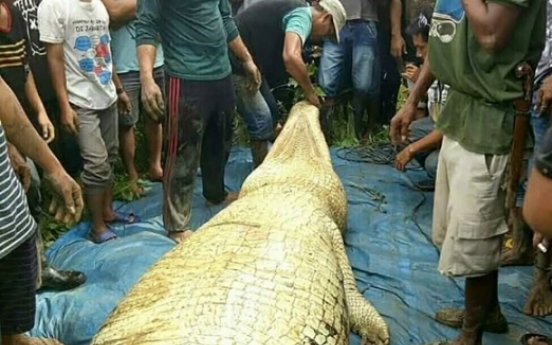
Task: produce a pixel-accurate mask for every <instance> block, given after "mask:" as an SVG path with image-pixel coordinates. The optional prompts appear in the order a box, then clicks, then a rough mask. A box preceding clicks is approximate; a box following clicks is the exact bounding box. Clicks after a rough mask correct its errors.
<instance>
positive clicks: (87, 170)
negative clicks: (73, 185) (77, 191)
mask: <svg viewBox="0 0 552 345" xmlns="http://www.w3.org/2000/svg"><path fill="white" fill-rule="evenodd" d="M112 174H113V172H112V169H111V164H110V163H109V161H108V159H107V155H104V156H103V157H98V158H97V159H89V160H87V161H85V163H84V169H83V171H82V176H81V177H82V182H83V184H84V185H85V186H86V187H87V188H104V187H106V186H107V185H108V184H109V183H110V182H111V180H112V177H113V175H112Z"/></svg>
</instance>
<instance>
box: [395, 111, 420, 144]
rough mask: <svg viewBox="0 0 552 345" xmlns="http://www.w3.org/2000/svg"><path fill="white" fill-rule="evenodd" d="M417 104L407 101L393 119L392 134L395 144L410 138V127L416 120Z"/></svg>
mask: <svg viewBox="0 0 552 345" xmlns="http://www.w3.org/2000/svg"><path fill="white" fill-rule="evenodd" d="M415 115H416V106H415V105H413V104H411V103H409V102H407V103H406V104H405V105H403V106H402V108H401V109H400V110H399V111H398V112H397V113H396V114H395V116H393V118H392V119H391V128H390V136H391V142H392V143H393V145H398V144H399V143H401V142H404V141H406V139H407V138H408V127H409V126H410V124H411V123H412V121H414V117H415Z"/></svg>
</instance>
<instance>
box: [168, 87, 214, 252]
mask: <svg viewBox="0 0 552 345" xmlns="http://www.w3.org/2000/svg"><path fill="white" fill-rule="evenodd" d="M209 86H210V83H208V82H190V81H185V80H182V79H179V78H175V77H170V76H169V77H168V78H167V87H166V89H167V117H168V122H167V155H166V160H165V171H166V173H165V174H164V176H163V192H164V196H163V223H164V226H165V229H166V230H167V231H168V234H169V237H171V238H172V239H173V240H175V241H176V242H178V243H179V242H181V241H183V240H184V239H185V238H186V237H187V236H188V235H190V234H191V229H190V227H189V223H190V219H191V213H192V197H193V193H194V185H195V178H196V174H197V169H198V167H199V160H200V154H201V150H202V148H201V144H202V140H203V133H204V131H205V126H206V124H207V120H208V116H207V114H208V113H207V110H208V109H206V108H205V107H206V105H209V104H210V103H212V102H213V99H208V100H207V102H210V103H206V102H205V99H206V97H205V96H204V95H205V93H206V92H208V90H209Z"/></svg>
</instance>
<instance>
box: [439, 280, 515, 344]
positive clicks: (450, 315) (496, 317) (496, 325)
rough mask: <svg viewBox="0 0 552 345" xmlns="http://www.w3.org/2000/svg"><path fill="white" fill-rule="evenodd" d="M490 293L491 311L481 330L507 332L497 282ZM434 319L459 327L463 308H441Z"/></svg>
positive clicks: (497, 332) (462, 319)
mask: <svg viewBox="0 0 552 345" xmlns="http://www.w3.org/2000/svg"><path fill="white" fill-rule="evenodd" d="M497 276H498V274H497ZM492 295H493V296H492V304H491V311H490V313H489V316H488V317H487V318H486V320H485V322H484V323H483V331H484V332H489V333H496V334H504V333H508V321H507V320H506V318H505V317H504V315H503V314H502V311H501V310H500V304H499V301H498V283H497V284H496V285H495V288H494V291H493V294H492ZM435 320H436V321H437V322H438V323H440V324H443V325H445V326H449V327H451V328H455V329H460V328H462V324H463V322H464V310H462V309H452V308H450V309H449V308H447V309H441V310H439V311H438V312H437V314H436V315H435Z"/></svg>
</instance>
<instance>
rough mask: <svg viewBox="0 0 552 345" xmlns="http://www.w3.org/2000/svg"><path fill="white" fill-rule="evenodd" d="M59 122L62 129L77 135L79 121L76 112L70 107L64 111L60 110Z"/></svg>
mask: <svg viewBox="0 0 552 345" xmlns="http://www.w3.org/2000/svg"><path fill="white" fill-rule="evenodd" d="M60 122H61V126H62V127H63V129H65V130H66V131H67V132H69V133H71V134H73V135H78V134H79V129H78V128H79V122H78V118H77V113H75V111H74V110H73V109H72V108H68V110H66V111H62V112H61V115H60Z"/></svg>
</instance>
